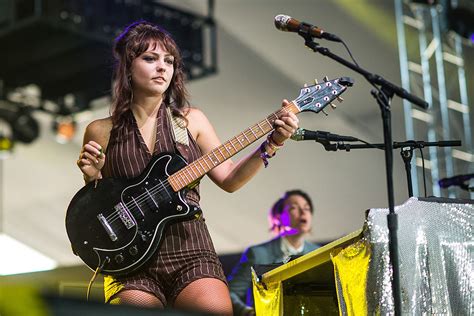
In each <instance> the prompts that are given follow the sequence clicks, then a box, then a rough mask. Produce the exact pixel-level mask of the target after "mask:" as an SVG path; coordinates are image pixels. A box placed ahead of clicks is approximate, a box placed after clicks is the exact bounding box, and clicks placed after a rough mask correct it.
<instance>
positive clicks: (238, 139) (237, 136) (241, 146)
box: [235, 136, 244, 149]
mask: <svg viewBox="0 0 474 316" xmlns="http://www.w3.org/2000/svg"><path fill="white" fill-rule="evenodd" d="M235 139H237V142H239V144H240V147H242V148H244V145H242V143H241V142H240V140H239V137H238V136H237V137H236V138H235ZM242 148H241V149H242Z"/></svg>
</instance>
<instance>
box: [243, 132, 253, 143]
mask: <svg viewBox="0 0 474 316" xmlns="http://www.w3.org/2000/svg"><path fill="white" fill-rule="evenodd" d="M243 135H244V137H245V139H246V140H247V142H249V143H251V141H250V139H248V137H247V135H245V132H244V133H243Z"/></svg>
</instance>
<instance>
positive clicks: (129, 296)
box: [110, 290, 163, 308]
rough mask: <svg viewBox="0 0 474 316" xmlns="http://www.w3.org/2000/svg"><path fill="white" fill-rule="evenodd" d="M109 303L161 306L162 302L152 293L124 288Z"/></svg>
mask: <svg viewBox="0 0 474 316" xmlns="http://www.w3.org/2000/svg"><path fill="white" fill-rule="evenodd" d="M110 304H126V305H135V306H141V307H155V308H163V303H162V302H161V301H160V300H159V299H158V298H157V297H156V296H155V295H153V294H151V293H148V292H145V291H140V290H124V291H121V292H119V293H117V294H116V295H114V297H113V298H112V299H111V300H110Z"/></svg>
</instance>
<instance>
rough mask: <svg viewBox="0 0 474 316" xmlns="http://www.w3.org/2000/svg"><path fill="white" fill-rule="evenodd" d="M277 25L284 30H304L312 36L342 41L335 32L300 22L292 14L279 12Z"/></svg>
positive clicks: (276, 20)
mask: <svg viewBox="0 0 474 316" xmlns="http://www.w3.org/2000/svg"><path fill="white" fill-rule="evenodd" d="M275 26H276V28H277V29H279V30H280V31H283V32H296V33H300V32H304V33H308V34H309V35H311V36H312V37H316V38H322V39H326V40H329V41H333V42H342V40H341V39H340V38H339V37H337V36H336V35H334V34H331V33H328V32H325V31H324V30H322V29H320V28H319V27H317V26H314V25H311V24H309V23H305V22H300V21H298V20H296V19H293V18H292V17H291V16H288V15H284V14H279V15H277V16H276V17H275Z"/></svg>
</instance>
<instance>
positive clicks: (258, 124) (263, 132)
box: [257, 122, 266, 135]
mask: <svg viewBox="0 0 474 316" xmlns="http://www.w3.org/2000/svg"><path fill="white" fill-rule="evenodd" d="M260 123H261V122H258V123H257V126H258V128H260V130H261V131H262V134H264V135H265V133H266V132H265V131H264V130H263V128H262V127H261V126H260Z"/></svg>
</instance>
